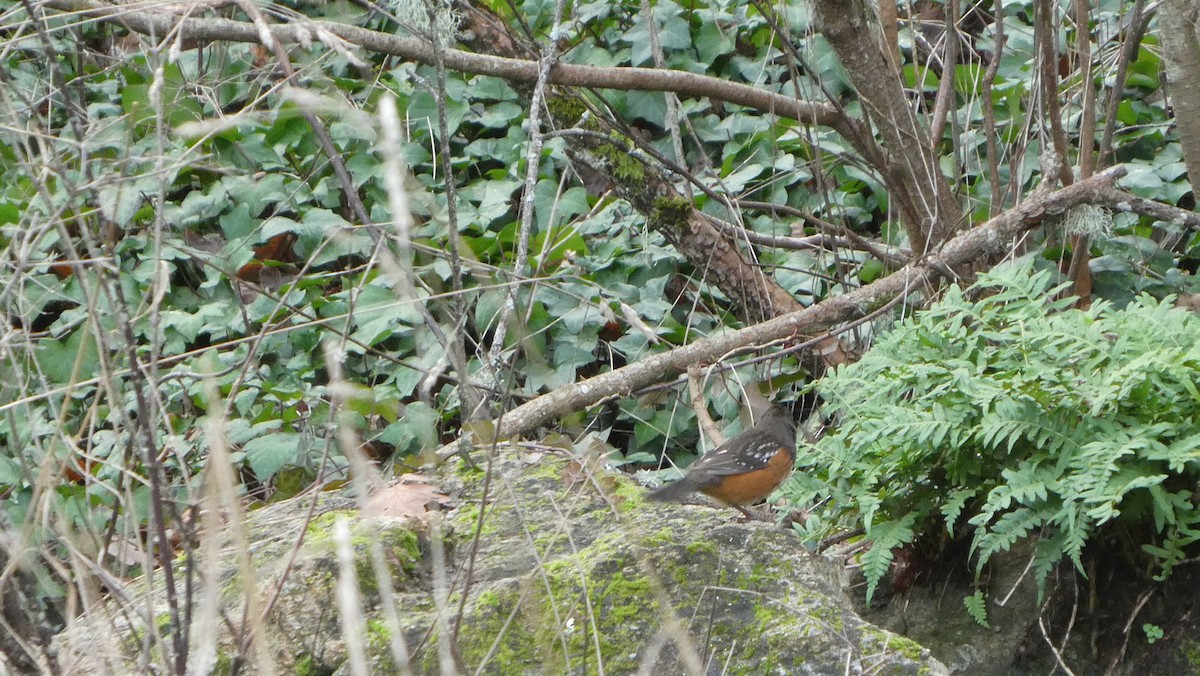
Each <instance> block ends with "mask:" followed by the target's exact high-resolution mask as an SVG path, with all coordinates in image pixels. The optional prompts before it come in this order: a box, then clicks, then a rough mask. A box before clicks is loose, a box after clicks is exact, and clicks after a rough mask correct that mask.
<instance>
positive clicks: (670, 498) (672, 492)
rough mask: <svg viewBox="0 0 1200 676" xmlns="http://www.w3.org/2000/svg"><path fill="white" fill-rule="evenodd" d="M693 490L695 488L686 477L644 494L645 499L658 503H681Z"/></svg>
mask: <svg viewBox="0 0 1200 676" xmlns="http://www.w3.org/2000/svg"><path fill="white" fill-rule="evenodd" d="M694 490H696V487H695V486H693V485H692V483H691V482H690V481H688V480H687V477H684V478H682V479H680V480H679V481H676V482H675V483H671V484H667V485H666V486H662V487H659V488H655V489H654V490H652V491H650V492H649V493H647V494H646V499H647V500H655V501H658V502H682V501H683V500H684V498H686V497H687V496H688V494H690V493H691V492H692V491H694Z"/></svg>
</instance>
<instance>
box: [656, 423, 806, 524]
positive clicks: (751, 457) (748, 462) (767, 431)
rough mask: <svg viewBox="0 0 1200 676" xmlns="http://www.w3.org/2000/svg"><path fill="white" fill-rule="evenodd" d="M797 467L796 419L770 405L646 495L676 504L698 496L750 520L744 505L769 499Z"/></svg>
mask: <svg viewBox="0 0 1200 676" xmlns="http://www.w3.org/2000/svg"><path fill="white" fill-rule="evenodd" d="M795 464H796V420H795V419H794V418H793V417H792V414H791V412H790V411H788V410H787V409H786V408H784V407H782V406H772V407H771V409H770V410H769V411H767V412H766V414H764V415H763V416H762V417H761V418H759V420H758V422H756V423H755V424H754V426H753V427H751V428H750V429H748V430H746V431H745V432H742V433H741V434H739V435H737V436H736V437H733V438H732V439H729V440H728V441H726V442H725V443H723V444H721V445H720V446H718V447H717V448H715V449H713V450H712V451H709V452H708V453H705V454H704V456H703V457H701V458H700V459H699V460H697V461H696V462H694V463H692V465H691V467H688V471H687V474H685V475H684V476H683V478H682V479H680V480H679V481H676V482H675V483H672V484H667V485H666V486H663V487H662V488H658V489H655V490H653V491H651V492H650V494H649V495H648V496H647V497H649V498H650V499H651V500H660V501H667V502H679V501H681V500H683V499H684V498H686V497H687V496H688V494H690V493H692V492H693V491H700V492H701V493H704V494H705V495H708V496H709V497H712V498H716V499H717V500H719V501H720V502H723V503H725V504H727V505H729V506H731V507H734V508H736V509H737V510H738V511H740V512H741V513H742V514H743V515H745V516H746V518H747V519H749V518H751V515H750V512H749V511H747V510H746V505H752V504H754V503H756V502H758V501H760V500H762V499H764V498H766V497H767V496H768V495H770V494H771V493H772V492H773V491H774V490H775V489H776V488H778V487H779V484H781V483H783V480H784V479H786V478H787V476H788V474H790V473H791V471H792V466H793V465H795Z"/></svg>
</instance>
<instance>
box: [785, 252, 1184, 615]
mask: <svg viewBox="0 0 1200 676" xmlns="http://www.w3.org/2000/svg"><path fill="white" fill-rule="evenodd" d="M1061 290H1062V287H1058V288H1055V287H1053V285H1052V278H1051V275H1050V273H1049V272H1048V271H1039V272H1033V271H1032V269H1031V268H1030V267H1029V266H1014V267H1011V268H1008V269H1002V270H997V271H994V272H992V273H989V274H986V275H983V276H981V278H980V280H979V282H978V283H977V284H976V285H975V287H973V288H972V289H971V290H969V291H967V292H964V291H963V290H961V289H959V288H957V287H951V288H950V289H948V290H947V291H946V293H945V295H944V297H943V299H942V300H941V301H939V302H938V303H936V304H934V305H933V306H932V307H930V308H929V309H928V310H925V311H922V312H918V313H916V314H915V315H913V316H912V317H911V318H909V319H907V320H905V321H903V322H901V323H899V324H898V325H897V326H896V327H895V328H894V329H892V330H891V331H890V332H888V333H887V334H886V335H883V336H881V337H880V338H879V340H878V342H877V343H876V345H875V346H874V347H873V348H872V349H871V350H870V351H869V352H868V353H867V354H866V356H865V357H864V358H863V359H862V360H861V361H860V362H858V363H857V364H853V365H850V366H846V367H841V368H839V369H837V370H835V371H834V372H833V373H831V374H830V375H829V376H827V377H826V378H825V379H824V380H823V381H822V382H821V384H820V386H819V387H820V392H821V395H822V396H823V398H824V400H825V402H826V412H827V413H828V414H831V415H832V416H833V418H834V419H835V420H836V421H837V423H838V427H837V429H836V431H834V432H833V433H831V434H830V435H829V436H827V437H826V438H825V439H823V440H822V441H821V442H820V443H819V444H817V445H815V446H812V447H809V448H807V449H806V452H807V455H806V457H802V459H801V463H802V464H804V465H807V466H808V472H807V473H806V474H805V477H806V479H805V483H804V486H805V493H804V496H805V497H807V498H811V497H812V496H814V495H816V496H819V497H824V496H829V497H832V498H833V499H832V500H831V501H830V502H829V503H828V507H827V508H826V509H827V510H829V511H827V512H826V513H823V514H822V515H821V523H823V524H825V526H826V528H828V529H834V528H850V527H854V525H855V522H856V521H857V522H858V524H861V525H862V526H863V528H864V530H865V532H866V537H867V538H868V539H870V540H871V541H872V546H871V548H870V549H869V550H868V551H867V552H866V553H865V554H864V555H863V557H862V565H863V571H864V573H865V574H866V576H867V581H868V590H869V593H873V592H874V590H875V588H876V586H877V585H878V583H879V581H880V580H881V579H882V578H883V576H884V575H885V574H886V573H887V570H888V567H889V566H890V565H891V562H892V560H893V556H894V551H895V550H896V549H897V548H898V547H901V546H904V545H905V544H907V543H909V542H911V541H912V540H913V539H914V538H915V537H918V536H920V535H922V534H932V533H934V532H935V531H937V530H940V529H945V530H946V532H948V533H950V534H951V535H952V536H956V535H959V534H960V533H958V532H956V528H958V529H962V528H966V529H968V533H967V534H968V535H970V537H971V546H972V551H973V552H974V555H975V557H976V563H977V565H978V567H979V568H982V567H983V566H985V565H986V564H987V562H988V560H989V559H990V558H991V557H992V556H993V555H995V554H996V553H998V552H1002V551H1005V550H1008V549H1010V548H1011V547H1013V546H1014V545H1016V544H1017V543H1018V542H1020V541H1023V540H1027V539H1030V538H1033V539H1035V541H1036V547H1035V552H1036V553H1035V561H1034V572H1035V575H1036V579H1037V580H1038V582H1039V590H1040V588H1041V585H1042V584H1043V583H1044V581H1045V579H1046V575H1047V574H1048V573H1049V572H1050V571H1051V570H1052V569H1053V566H1054V565H1056V564H1057V563H1058V562H1059V561H1062V560H1064V559H1066V560H1069V561H1072V563H1073V564H1074V565H1075V566H1077V567H1081V566H1082V562H1081V556H1082V554H1083V551H1084V550H1085V548H1086V547H1087V544H1088V542H1089V540H1090V539H1091V538H1092V537H1093V535H1094V534H1095V532H1096V531H1097V529H1099V528H1101V527H1104V526H1105V525H1106V524H1110V523H1114V522H1122V523H1124V524H1126V525H1143V526H1145V527H1144V528H1141V529H1138V528H1128V529H1126V532H1142V533H1145V532H1150V533H1152V534H1153V537H1152V541H1146V542H1140V543H1136V544H1137V545H1138V546H1140V547H1141V548H1142V550H1143V551H1145V552H1146V553H1147V554H1149V555H1150V556H1151V557H1153V558H1154V560H1155V561H1156V562H1157V563H1158V564H1159V566H1160V570H1161V571H1162V573H1163V574H1164V575H1165V574H1169V572H1170V568H1171V566H1173V565H1175V564H1177V563H1178V562H1180V561H1183V560H1185V559H1186V558H1187V557H1186V555H1185V554H1184V550H1185V549H1186V548H1187V547H1188V546H1190V545H1192V544H1194V543H1195V542H1197V541H1198V540H1200V509H1197V508H1196V506H1195V505H1194V504H1193V501H1192V497H1191V492H1190V491H1189V490H1181V489H1180V487H1182V486H1194V485H1195V483H1196V481H1197V480H1198V479H1200V388H1198V387H1197V382H1200V317H1197V316H1196V315H1195V314H1193V313H1191V312H1188V311H1185V310H1182V309H1178V308H1176V307H1174V305H1173V303H1172V302H1171V300H1172V299H1169V298H1168V299H1165V300H1161V301H1160V300H1155V299H1153V298H1150V297H1147V296H1143V297H1141V298H1138V299H1136V300H1135V301H1134V302H1132V303H1130V304H1129V305H1128V306H1127V307H1125V308H1121V309H1118V308H1115V307H1113V306H1112V305H1110V304H1108V303H1105V302H1097V303H1096V304H1095V305H1093V307H1092V308H1090V309H1088V310H1076V309H1074V308H1073V302H1072V300H1071V299H1070V298H1056V296H1058V295H1059V292H1061ZM1178 477H1182V478H1183V480H1184V481H1182V482H1181V481H1179V480H1178ZM1177 484H1178V485H1177ZM1169 486H1170V487H1169ZM797 497H799V494H798V493H797ZM813 535H815V533H814V534H813ZM981 609H982V606H980V607H978V608H976V609H975V610H981Z"/></svg>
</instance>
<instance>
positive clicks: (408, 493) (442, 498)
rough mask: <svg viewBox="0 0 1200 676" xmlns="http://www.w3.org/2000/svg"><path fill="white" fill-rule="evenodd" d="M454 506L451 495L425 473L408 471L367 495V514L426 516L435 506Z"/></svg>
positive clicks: (402, 516) (365, 513)
mask: <svg viewBox="0 0 1200 676" xmlns="http://www.w3.org/2000/svg"><path fill="white" fill-rule="evenodd" d="M449 506H450V496H448V495H446V494H445V493H443V492H441V490H439V489H438V488H437V487H436V486H433V485H432V484H429V483H428V480H427V479H425V477H421V476H417V475H408V476H406V477H404V478H402V479H400V480H399V481H396V482H393V483H392V484H390V485H388V486H385V487H383V488H381V489H379V490H378V491H376V492H375V493H374V494H373V495H372V496H371V497H370V498H368V499H367V504H366V506H365V507H363V510H362V513H363V516H387V517H392V518H400V519H402V518H406V517H411V518H414V519H419V520H423V519H424V517H425V514H426V512H429V511H430V510H431V509H445V508H448V507H449Z"/></svg>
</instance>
